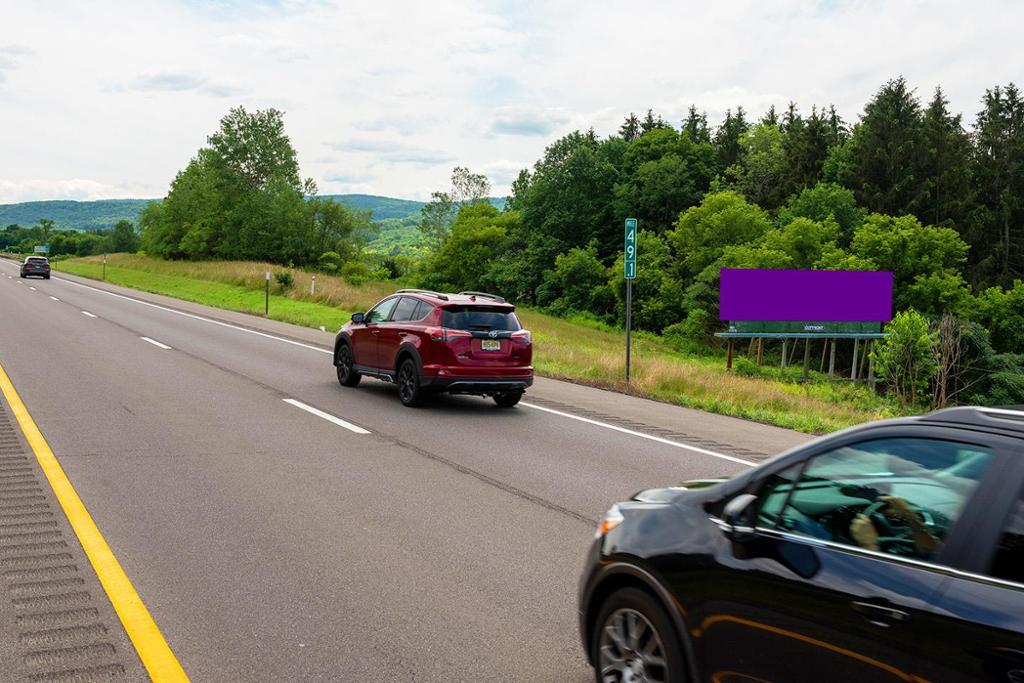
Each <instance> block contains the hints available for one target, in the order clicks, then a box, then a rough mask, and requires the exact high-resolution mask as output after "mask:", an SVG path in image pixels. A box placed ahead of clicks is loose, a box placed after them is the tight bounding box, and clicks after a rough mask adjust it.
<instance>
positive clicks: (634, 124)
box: [619, 112, 640, 142]
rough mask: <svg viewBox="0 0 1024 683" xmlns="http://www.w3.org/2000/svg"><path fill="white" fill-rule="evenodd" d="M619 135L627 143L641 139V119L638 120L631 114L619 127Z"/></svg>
mask: <svg viewBox="0 0 1024 683" xmlns="http://www.w3.org/2000/svg"><path fill="white" fill-rule="evenodd" d="M619 135H621V136H622V139H623V140H625V141H626V142H632V141H633V140H636V139H637V138H638V137H640V119H638V118H637V116H636V114H634V113H633V112H629V116H627V117H626V120H625V121H623V122H622V125H621V126H619Z"/></svg>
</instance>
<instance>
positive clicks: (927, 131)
mask: <svg viewBox="0 0 1024 683" xmlns="http://www.w3.org/2000/svg"><path fill="white" fill-rule="evenodd" d="M948 104H949V101H948V100H947V99H946V97H945V96H944V95H943V94H942V89H941V88H935V97H934V98H932V101H931V103H930V104H929V105H928V108H927V109H925V112H924V140H925V149H924V159H923V164H922V166H923V169H922V170H923V173H924V175H923V177H924V178H925V182H926V183H927V190H928V197H927V201H926V202H925V204H924V205H923V206H922V208H921V210H920V218H921V220H922V221H923V222H924V223H927V224H930V225H942V226H946V227H953V228H960V229H963V228H964V227H965V220H966V217H967V214H968V211H969V208H970V195H971V178H970V161H971V141H970V138H969V137H968V135H967V132H966V131H964V129H963V126H962V125H961V123H960V115H959V114H957V115H956V116H953V115H951V114H950V113H949V109H948Z"/></svg>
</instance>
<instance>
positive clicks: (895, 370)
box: [872, 309, 937, 407]
mask: <svg viewBox="0 0 1024 683" xmlns="http://www.w3.org/2000/svg"><path fill="white" fill-rule="evenodd" d="M885 332H886V333H887V334H888V335H889V336H888V337H886V338H885V339H881V340H879V342H878V344H877V345H876V346H875V350H874V351H872V358H873V359H874V362H875V370H876V372H877V373H878V376H879V377H880V378H882V380H883V381H884V382H885V383H886V384H888V385H889V388H890V389H891V390H892V392H893V394H894V395H895V396H896V400H898V401H899V402H900V405H902V406H903V407H908V406H916V405H918V403H919V401H920V400H921V399H922V398H924V396H925V395H926V394H927V392H928V386H929V384H930V383H931V381H932V379H933V378H934V377H935V372H936V369H937V365H936V358H935V350H934V348H933V345H934V340H933V335H932V332H931V330H930V329H929V324H928V320H927V319H926V318H925V317H924V316H922V315H921V314H920V313H918V312H917V311H915V310H913V309H910V310H908V311H901V312H899V313H897V314H896V316H895V317H894V318H893V319H892V321H891V322H889V323H887V324H886V326H885Z"/></svg>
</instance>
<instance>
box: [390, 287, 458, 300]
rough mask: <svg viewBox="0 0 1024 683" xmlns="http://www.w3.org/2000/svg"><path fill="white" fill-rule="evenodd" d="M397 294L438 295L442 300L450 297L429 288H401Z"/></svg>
mask: <svg viewBox="0 0 1024 683" xmlns="http://www.w3.org/2000/svg"><path fill="white" fill-rule="evenodd" d="M395 294H426V295H427V296H433V297H437V298H438V299H440V300H441V301H448V297H447V296H446V295H444V294H440V293H438V292H432V291H431V290H429V289H400V290H398V291H397V292H395Z"/></svg>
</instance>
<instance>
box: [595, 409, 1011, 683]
mask: <svg viewBox="0 0 1024 683" xmlns="http://www.w3.org/2000/svg"><path fill="white" fill-rule="evenodd" d="M579 609H580V630H581V634H582V637H583V643H584V648H585V650H586V654H587V657H588V658H589V660H590V662H591V664H592V665H593V666H594V667H595V674H596V680H598V681H602V682H603V683H625V682H640V681H650V682H665V683H676V682H678V681H691V682H697V681H708V682H715V683H740V682H744V683H752V682H757V681H793V682H800V681H834V682H849V683H869V682H874V681H911V682H917V683H923V682H925V681H950V682H953V683H958V682H960V681H993V682H995V681H1000V682H1010V683H1019V682H1021V681H1024V412H1022V411H1020V410H1017V409H1013V410H1008V409H989V408H950V409H946V410H940V411H937V412H934V413H931V414H929V415H924V416H920V417H915V418H904V419H898V420H890V421H885V422H877V423H871V424H867V425H862V426H859V427H854V428H852V429H848V430H845V431H843V432H839V433H837V434H834V435H831V436H828V437H825V438H822V439H819V440H817V441H814V442H812V443H810V444H808V445H804V446H801V447H798V448H796V449H793V450H791V451H788V452H786V453H784V454H782V455H780V456H778V457H775V458H773V459H771V460H768V461H766V462H764V463H762V464H760V465H758V466H757V467H754V468H752V469H750V470H748V471H746V472H744V473H742V474H740V475H738V476H735V477H733V478H731V479H727V480H709V481H700V482H691V483H689V484H684V485H682V486H677V487H673V488H665V489H655V490H649V491H643V492H641V493H638V494H637V495H636V496H634V497H633V499H632V500H630V501H628V502H623V503H619V504H617V505H615V506H614V507H613V508H612V509H611V510H610V511H609V512H608V514H607V515H606V516H605V517H604V519H602V520H601V522H600V525H599V527H598V532H597V537H596V539H595V541H594V544H593V546H592V548H591V551H590V554H589V556H588V560H587V565H586V569H585V570H584V573H583V576H582V579H581V581H580V593H579Z"/></svg>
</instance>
